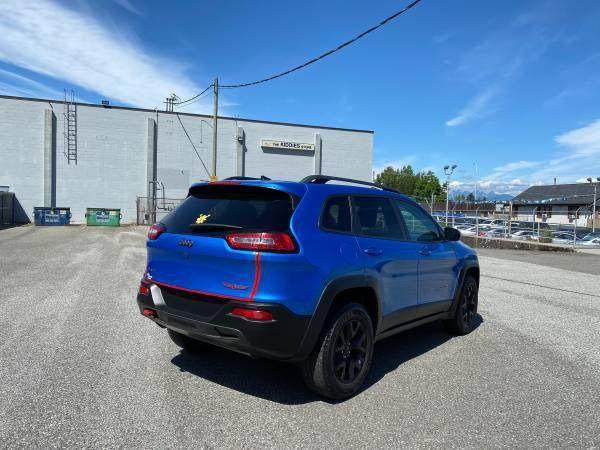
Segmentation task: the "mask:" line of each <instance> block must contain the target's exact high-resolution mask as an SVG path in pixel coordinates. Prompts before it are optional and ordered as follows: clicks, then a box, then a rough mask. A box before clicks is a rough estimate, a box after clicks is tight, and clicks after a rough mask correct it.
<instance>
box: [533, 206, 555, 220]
mask: <svg viewBox="0 0 600 450" xmlns="http://www.w3.org/2000/svg"><path fill="white" fill-rule="evenodd" d="M535 215H536V216H537V217H538V218H540V219H541V218H543V217H546V218H547V219H548V218H550V217H552V205H544V206H539V207H538V208H537V210H536V212H535Z"/></svg>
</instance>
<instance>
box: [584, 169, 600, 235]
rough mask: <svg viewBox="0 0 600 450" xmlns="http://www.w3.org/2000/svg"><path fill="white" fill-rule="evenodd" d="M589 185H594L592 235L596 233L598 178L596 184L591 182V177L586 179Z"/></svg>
mask: <svg viewBox="0 0 600 450" xmlns="http://www.w3.org/2000/svg"><path fill="white" fill-rule="evenodd" d="M587 180H588V181H589V182H590V184H592V183H593V184H594V203H592V233H594V234H595V233H596V201H597V200H598V182H600V177H597V178H596V182H595V183H594V180H592V177H588V179H587Z"/></svg>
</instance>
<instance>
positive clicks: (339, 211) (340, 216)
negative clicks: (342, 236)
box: [321, 196, 352, 233]
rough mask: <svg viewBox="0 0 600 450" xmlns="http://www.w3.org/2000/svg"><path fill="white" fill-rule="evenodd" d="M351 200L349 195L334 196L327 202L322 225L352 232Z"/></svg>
mask: <svg viewBox="0 0 600 450" xmlns="http://www.w3.org/2000/svg"><path fill="white" fill-rule="evenodd" d="M351 225H352V221H351V216H350V201H349V199H348V197H347V196H340V197H332V198H330V199H329V200H327V203H325V208H323V214H322V216H321V226H322V227H323V228H324V229H326V230H333V231H342V232H348V233H349V232H350V231H351V229H352V226H351Z"/></svg>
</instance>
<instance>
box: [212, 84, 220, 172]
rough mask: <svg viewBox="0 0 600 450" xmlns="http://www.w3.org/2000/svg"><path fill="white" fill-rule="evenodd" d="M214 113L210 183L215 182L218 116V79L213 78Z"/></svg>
mask: <svg viewBox="0 0 600 450" xmlns="http://www.w3.org/2000/svg"><path fill="white" fill-rule="evenodd" d="M213 92H214V111H213V143H212V144H213V145H212V175H211V177H210V179H211V181H216V180H217V120H218V115H219V79H218V78H215V82H214V84H213Z"/></svg>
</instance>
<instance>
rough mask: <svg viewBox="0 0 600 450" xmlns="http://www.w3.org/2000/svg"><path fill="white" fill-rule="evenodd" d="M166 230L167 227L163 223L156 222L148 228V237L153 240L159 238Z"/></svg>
mask: <svg viewBox="0 0 600 450" xmlns="http://www.w3.org/2000/svg"><path fill="white" fill-rule="evenodd" d="M165 230H166V228H165V226H164V225H163V224H162V223H155V224H154V225H152V226H151V227H150V229H149V230H148V239H150V240H152V241H153V240H154V239H156V238H158V237H159V236H160V235H161V234H162V232H163V231H165Z"/></svg>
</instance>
